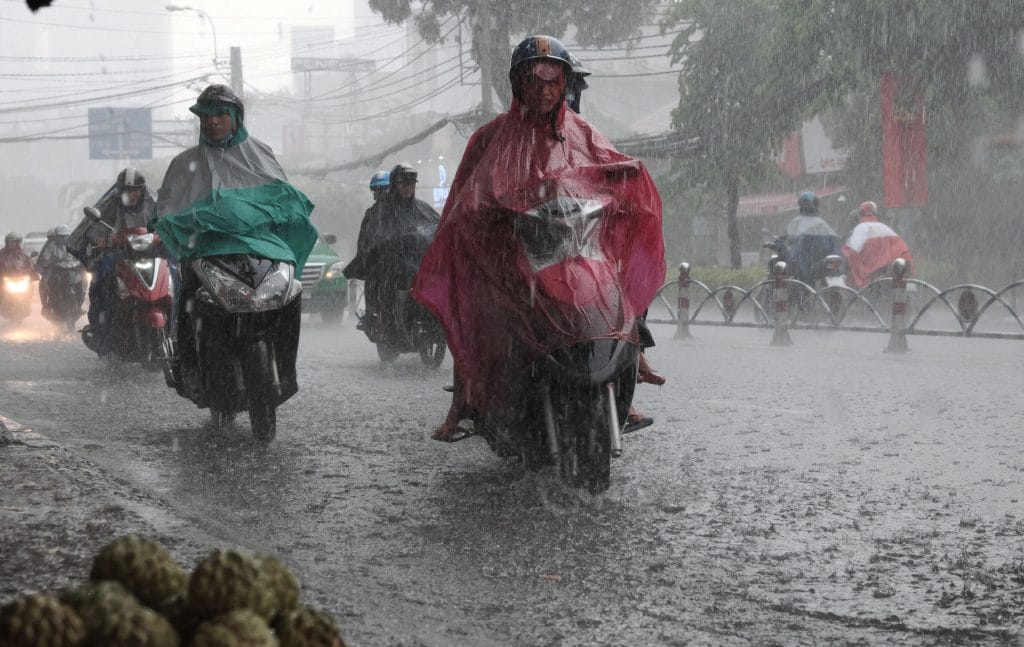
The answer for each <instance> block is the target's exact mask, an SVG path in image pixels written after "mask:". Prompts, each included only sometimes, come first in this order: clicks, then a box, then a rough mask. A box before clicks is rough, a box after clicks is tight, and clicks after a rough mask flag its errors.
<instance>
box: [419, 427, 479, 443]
mask: <svg viewBox="0 0 1024 647" xmlns="http://www.w3.org/2000/svg"><path fill="white" fill-rule="evenodd" d="M475 435H476V432H475V431H469V430H468V429H463V428H462V427H460V426H459V425H458V424H457V423H456V424H455V425H454V426H453V427H450V426H448V425H447V424H442V425H441V426H440V427H438V428H437V429H436V430H435V431H434V433H433V434H431V435H430V438H431V439H432V440H438V441H440V442H442V443H457V442H459V441H460V440H465V439H467V438H469V437H470V436H475Z"/></svg>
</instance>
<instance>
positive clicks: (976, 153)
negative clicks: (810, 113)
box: [774, 0, 1024, 280]
mask: <svg viewBox="0 0 1024 647" xmlns="http://www.w3.org/2000/svg"><path fill="white" fill-rule="evenodd" d="M780 13H781V17H780V21H781V23H782V24H785V25H786V31H787V33H788V34H789V38H788V39H787V40H786V41H777V42H776V43H775V45H774V48H775V49H776V51H786V52H788V54H789V56H790V57H791V58H792V59H794V60H797V61H799V62H800V63H798V64H803V65H804V66H805V68H806V69H813V70H814V74H815V75H817V76H818V78H820V79H827V80H828V82H827V83H826V84H825V85H824V86H823V88H825V89H827V91H823V92H820V93H816V94H814V96H811V97H808V105H809V106H810V107H811V108H812V109H813V108H819V109H828V110H829V115H830V116H829V120H830V122H831V123H832V124H833V125H834V126H835V128H834V131H833V132H834V134H835V136H836V143H837V144H839V145H842V146H845V147H847V148H848V149H849V150H850V151H851V156H850V159H849V161H848V167H847V173H848V177H849V179H850V184H851V188H852V189H854V190H855V191H859V192H861V193H862V195H864V196H865V197H867V196H880V195H881V184H882V183H881V175H882V156H881V131H882V124H881V115H880V111H879V102H880V98H879V78H880V76H881V75H882V73H884V72H895V73H897V74H899V75H900V77H901V79H902V80H903V82H904V85H905V88H904V89H905V93H906V95H910V96H912V95H914V94H922V95H923V96H924V97H925V122H926V129H927V137H928V167H929V178H930V180H931V181H930V185H931V186H930V205H929V207H928V208H927V209H925V210H923V212H921V213H920V214H917V216H916V218H917V220H919V223H916V224H917V227H916V228H917V231H916V232H912V233H914V234H916V237H915V240H911V241H910V242H911V244H912V245H914V244H918V245H922V246H923V247H924V250H922V251H926V252H931V253H932V254H934V255H935V256H939V257H941V258H942V259H944V261H947V262H948V263H949V264H951V265H952V266H953V267H954V271H953V272H952V273H951V275H952V276H955V277H956V279H958V280H965V279H967V278H968V277H970V278H971V280H980V278H979V276H980V275H982V274H984V275H986V276H987V277H988V278H991V279H996V278H1003V277H1002V276H999V275H998V274H997V273H996V272H993V271H992V270H991V268H988V267H984V266H983V263H984V262H985V261H986V259H991V258H992V257H993V256H997V257H1000V258H1005V257H1006V256H1008V255H1009V257H1010V258H1014V257H1015V256H1016V252H1017V250H1018V249H1019V248H1020V247H1021V245H1022V244H1024V236H1022V234H1021V228H1020V227H1019V226H1018V225H1017V224H1016V223H1017V218H1018V216H1019V211H1020V206H1019V205H1020V204H1021V197H1022V196H1021V193H1022V191H1021V189H1020V185H1019V184H1018V183H1017V182H1015V181H1013V180H1012V179H1008V178H1013V177H1014V175H1015V174H1016V173H1017V171H1016V170H1015V168H1016V160H1019V159H1020V155H1019V154H1015V151H1014V150H1012V149H1003V150H1000V149H998V148H993V147H992V146H989V145H988V144H987V143H986V141H987V140H988V139H989V137H990V136H991V135H992V134H995V133H1001V132H1012V131H1013V130H1014V129H1015V128H1016V123H1015V122H1016V120H1017V119H1018V118H1019V116H1020V109H1021V104H1020V96H1021V95H1022V94H1024V54H1022V52H1021V49H1020V47H1021V42H1022V41H1021V34H1022V33H1024V3H1021V2H1009V1H1007V0H958V1H951V2H932V1H930V0H898V1H892V0H863V1H861V2H857V3H850V2H843V1H840V0H780ZM812 65H813V67H812ZM898 100H899V99H898ZM1016 152H1017V153H1019V149H1018V150H1017V151H1016ZM914 224H915V223H913V222H907V223H906V225H907V227H908V228H911V229H913V228H914V227H913V225H914ZM919 249H920V247H919ZM922 256H923V255H922ZM1002 265H1004V266H1009V264H1007V263H1005V262H1004V263H1002ZM1014 272H1015V273H1014V274H1013V275H1011V277H1010V278H1013V277H1014V276H1017V275H1019V272H1016V270H1015V271H1014Z"/></svg>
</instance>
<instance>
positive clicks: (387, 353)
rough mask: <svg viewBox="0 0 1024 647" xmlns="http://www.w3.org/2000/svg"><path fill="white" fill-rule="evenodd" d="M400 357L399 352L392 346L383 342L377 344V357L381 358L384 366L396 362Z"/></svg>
mask: <svg viewBox="0 0 1024 647" xmlns="http://www.w3.org/2000/svg"><path fill="white" fill-rule="evenodd" d="M398 355H399V352H398V351H397V350H395V348H394V347H393V346H391V345H390V344H385V343H383V342H381V343H378V344H377V357H379V358H380V361H381V362H383V363H384V364H390V363H391V362H393V361H395V360H396V359H398Z"/></svg>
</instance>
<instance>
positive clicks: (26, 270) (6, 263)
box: [0, 231, 39, 280]
mask: <svg viewBox="0 0 1024 647" xmlns="http://www.w3.org/2000/svg"><path fill="white" fill-rule="evenodd" d="M21 241H22V238H21V234H19V233H18V232H16V231H12V232H10V233H9V234H7V236H5V237H4V248H3V249H0V278H2V277H4V276H7V275H10V274H28V275H30V276H31V277H32V278H33V280H35V279H38V278H39V275H38V274H37V273H36V269H35V266H34V265H33V264H32V259H31V258H29V256H28V254H26V253H25V250H23V249H22V248H21Z"/></svg>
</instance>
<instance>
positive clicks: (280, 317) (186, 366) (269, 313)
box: [163, 254, 302, 443]
mask: <svg viewBox="0 0 1024 647" xmlns="http://www.w3.org/2000/svg"><path fill="white" fill-rule="evenodd" d="M301 295H302V284H301V283H300V282H299V281H298V280H297V279H296V277H295V268H294V267H293V266H292V265H291V264H289V263H282V262H278V261H272V260H268V259H266V258H261V257H258V256H253V255H248V254H228V255H222V256H208V257H204V258H199V259H195V260H193V261H191V262H189V263H188V264H185V265H183V266H182V288H181V296H180V298H181V311H180V312H179V316H178V331H177V332H178V334H177V341H175V340H174V339H167V340H166V342H165V344H164V353H163V354H164V357H165V358H166V363H165V369H164V377H165V378H166V380H167V384H168V386H170V387H171V388H173V389H175V390H176V391H177V393H178V395H180V396H182V397H184V398H187V399H189V400H191V401H192V402H193V403H195V405H196V406H197V407H200V408H207V409H209V410H210V417H211V422H212V423H213V424H214V425H215V426H220V425H224V424H227V423H228V422H230V421H231V420H233V419H234V416H235V413H236V412H242V411H248V413H249V421H250V423H251V426H252V433H253V436H254V437H255V438H256V440H257V441H259V442H263V443H267V442H270V441H271V440H273V439H274V436H275V435H276V433H277V407H278V406H279V405H280V404H281V403H283V402H285V401H286V400H287V399H288V398H290V397H291V396H292V395H294V394H295V393H296V392H298V382H297V381H296V372H295V358H296V355H297V354H298V347H299V325H300V321H301V316H302V299H301V298H300V297H301Z"/></svg>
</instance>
